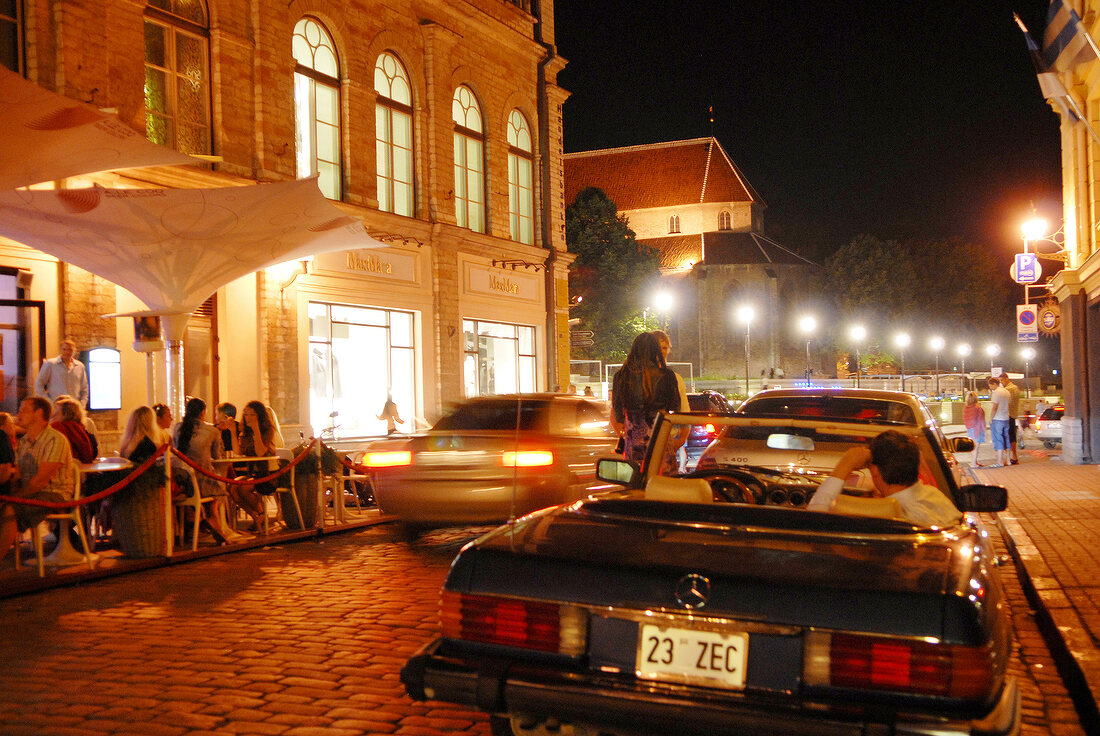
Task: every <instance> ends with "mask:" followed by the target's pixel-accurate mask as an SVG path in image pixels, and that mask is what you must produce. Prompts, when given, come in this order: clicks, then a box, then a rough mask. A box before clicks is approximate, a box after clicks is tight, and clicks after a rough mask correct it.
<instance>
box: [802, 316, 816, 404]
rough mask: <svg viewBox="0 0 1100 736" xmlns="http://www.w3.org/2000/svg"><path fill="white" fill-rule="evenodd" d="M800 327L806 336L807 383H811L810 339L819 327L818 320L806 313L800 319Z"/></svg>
mask: <svg viewBox="0 0 1100 736" xmlns="http://www.w3.org/2000/svg"><path fill="white" fill-rule="evenodd" d="M798 329H800V330H801V331H802V334H803V335H805V336H806V385H807V386H809V385H810V373H811V372H812V371H811V369H810V340H812V339H813V335H814V330H816V329H817V320H816V319H814V317H813V315H811V314H804V315H802V318H801V319H799V320H798Z"/></svg>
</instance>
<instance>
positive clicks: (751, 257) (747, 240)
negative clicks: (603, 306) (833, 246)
mask: <svg viewBox="0 0 1100 736" xmlns="http://www.w3.org/2000/svg"><path fill="white" fill-rule="evenodd" d="M638 242H639V243H644V244H645V245H648V246H652V247H654V248H657V250H658V252H659V253H660V267H661V268H681V267H683V265H684V264H685V263H686V262H689V261H690V262H691V263H693V264H694V263H699V262H700V261H703V262H704V263H705V264H706V265H710V266H714V265H718V264H723V263H736V264H746V263H789V264H796V265H803V266H814V265H817V264H815V263H814V262H813V261H810V260H808V259H806V258H803V257H802V256H800V255H798V254H797V253H795V252H794V251H793V250H791V249H790V248H788V247H786V246H784V245H781V244H780V243H777V242H775V241H774V240H772V239H771V238H768V237H766V236H764V235H760V234H758V233H741V232H732V231H718V232H709V233H703V234H702V235H670V236H667V237H663V238H646V239H644V240H643V239H639V240H638Z"/></svg>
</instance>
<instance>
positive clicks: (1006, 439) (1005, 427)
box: [989, 376, 1012, 468]
mask: <svg viewBox="0 0 1100 736" xmlns="http://www.w3.org/2000/svg"><path fill="white" fill-rule="evenodd" d="M989 400H990V401H991V402H992V403H993V405H992V406H991V407H990V410H989V434H990V436H991V437H992V439H993V450H994V451H995V452H996V453H997V462H996V463H995V464H994V465H991V466H990V467H993V468H1000V467H1002V466H1004V465H1008V462H1009V459H1008V452H1009V448H1010V447H1011V442H1012V439H1011V437H1010V435H1009V425H1010V424H1011V423H1012V414H1011V413H1010V405H1011V403H1012V395H1011V394H1010V393H1009V392H1008V391H1007V390H1006V389H1005V388H1004V387H1003V386H1002V385H1001V382H1000V380H998V379H997V378H994V377H993V376H990V377H989Z"/></svg>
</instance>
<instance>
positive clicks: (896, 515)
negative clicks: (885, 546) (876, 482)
mask: <svg viewBox="0 0 1100 736" xmlns="http://www.w3.org/2000/svg"><path fill="white" fill-rule="evenodd" d="M830 511H832V512H833V513H834V514H847V515H848V516H874V517H876V518H879V519H901V518H903V517H902V515H901V504H900V503H898V500H897V499H896V498H892V497H887V498H857V497H855V496H844V495H841V496H837V497H836V500H834V501H833V507H832V508H831V509H830Z"/></svg>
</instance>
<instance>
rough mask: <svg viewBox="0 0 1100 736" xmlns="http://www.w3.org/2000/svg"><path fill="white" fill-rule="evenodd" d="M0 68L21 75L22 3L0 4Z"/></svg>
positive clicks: (7, 2) (8, 1) (14, 1)
mask: <svg viewBox="0 0 1100 736" xmlns="http://www.w3.org/2000/svg"><path fill="white" fill-rule="evenodd" d="M0 66H3V67H7V68H8V69H11V70H12V71H13V72H15V73H16V74H22V73H23V3H22V2H21V1H20V0H7V1H6V2H3V3H0Z"/></svg>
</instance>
